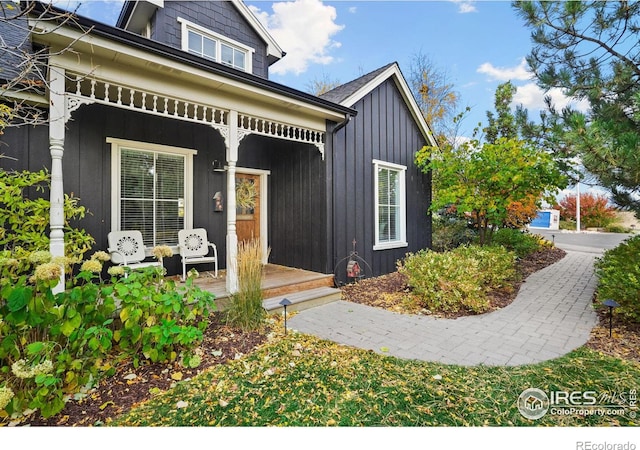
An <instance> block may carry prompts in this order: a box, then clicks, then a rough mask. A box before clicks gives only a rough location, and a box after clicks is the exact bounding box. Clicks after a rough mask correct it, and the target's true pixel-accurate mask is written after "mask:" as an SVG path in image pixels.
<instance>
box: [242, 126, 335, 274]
mask: <svg viewBox="0 0 640 450" xmlns="http://www.w3.org/2000/svg"><path fill="white" fill-rule="evenodd" d="M238 167H248V168H256V169H265V170H269V171H270V174H269V177H268V189H267V191H268V195H267V196H268V199H267V204H268V244H269V247H270V249H271V252H270V255H269V262H271V263H274V264H281V265H284V266H288V267H296V268H300V269H306V270H313V271H317V272H323V273H331V272H332V269H329V268H328V267H330V264H329V263H328V257H327V246H326V242H327V211H326V205H327V194H326V177H327V175H326V174H327V169H326V167H327V166H326V164H325V161H323V160H322V156H321V154H320V152H319V151H318V149H317V148H316V147H315V146H313V145H310V144H300V143H296V142H291V141H284V140H280V139H274V138H269V137H262V136H256V135H252V136H248V137H246V138H244V139H243V140H242V143H241V144H240V149H239V158H238ZM238 170H239V171H241V169H238Z"/></svg>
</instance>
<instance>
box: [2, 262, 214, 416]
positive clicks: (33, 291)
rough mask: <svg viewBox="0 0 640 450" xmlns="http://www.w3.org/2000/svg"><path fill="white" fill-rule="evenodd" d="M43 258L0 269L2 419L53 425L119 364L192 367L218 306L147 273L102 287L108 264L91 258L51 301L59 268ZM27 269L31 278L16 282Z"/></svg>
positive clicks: (192, 290) (24, 276)
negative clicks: (32, 418) (50, 420)
mask: <svg viewBox="0 0 640 450" xmlns="http://www.w3.org/2000/svg"><path fill="white" fill-rule="evenodd" d="M45 254H46V252H42V251H39V252H33V253H32V254H31V255H30V258H31V259H30V261H27V262H20V261H18V260H17V259H16V258H6V257H5V259H4V264H2V265H1V266H0V270H1V271H2V277H1V278H0V280H1V285H0V413H2V410H5V411H6V413H8V414H18V413H20V412H22V411H24V410H25V409H34V410H35V409H39V410H40V413H41V414H42V416H43V417H50V416H52V415H54V414H56V413H58V412H59V411H60V410H61V409H62V408H63V407H64V401H65V397H64V396H65V395H66V394H71V393H77V392H78V391H79V390H80V389H81V388H83V387H84V386H88V385H90V384H92V383H94V382H95V381H96V380H97V379H99V378H100V377H102V376H105V375H110V374H112V373H113V372H114V369H113V367H112V366H111V364H110V363H109V361H111V360H113V359H114V358H115V359H117V358H120V357H122V356H130V357H132V358H133V359H134V361H135V362H136V364H137V363H138V361H139V360H140V359H141V358H142V359H149V360H151V361H153V362H164V361H173V360H175V359H177V358H178V357H181V358H182V362H183V364H185V365H189V366H191V367H195V366H197V362H198V358H197V357H195V356H194V355H193V354H192V350H193V349H194V348H195V346H196V345H198V344H199V343H200V342H201V340H202V331H203V330H204V329H205V328H206V327H207V326H208V320H207V317H208V315H209V312H210V311H212V310H213V308H214V307H215V304H214V303H213V295H212V294H210V293H208V292H204V291H202V290H200V289H199V288H197V287H196V286H194V284H193V279H192V278H189V279H188V280H187V282H186V283H185V285H184V286H183V287H177V286H176V285H175V282H173V281H171V280H166V279H164V277H163V275H162V273H161V271H160V270H159V269H158V268H155V267H153V268H147V269H145V270H143V271H135V272H131V273H130V274H129V275H128V277H126V278H124V277H123V278H118V277H117V275H115V274H116V273H118V272H119V271H118V270H110V272H111V273H113V274H114V275H113V277H112V278H111V279H110V280H108V282H104V281H103V280H101V279H100V273H101V272H102V264H103V262H104V261H105V260H107V259H108V255H107V254H106V253H104V252H97V253H96V254H94V257H93V258H92V259H91V260H87V261H85V262H84V263H83V264H82V266H81V268H80V272H79V273H78V275H77V276H76V277H75V278H73V279H72V280H71V281H70V285H72V287H70V288H69V289H67V290H65V291H63V292H61V293H58V294H56V295H54V294H53V293H52V288H53V287H54V286H56V284H57V283H58V282H59V279H60V273H61V270H62V268H61V265H60V261H54V260H51V256H50V255H49V258H48V259H47V258H45ZM34 255H37V256H38V258H34ZM36 260H38V261H39V262H40V263H39V264H38V265H36V264H35V261H36ZM7 262H8V263H7ZM31 266H35V268H34V270H33V272H32V274H28V273H22V274H19V275H18V274H17V273H16V270H17V269H16V268H20V267H31ZM117 269H120V271H121V270H122V268H117ZM16 275H18V276H16ZM118 311H119V312H118Z"/></svg>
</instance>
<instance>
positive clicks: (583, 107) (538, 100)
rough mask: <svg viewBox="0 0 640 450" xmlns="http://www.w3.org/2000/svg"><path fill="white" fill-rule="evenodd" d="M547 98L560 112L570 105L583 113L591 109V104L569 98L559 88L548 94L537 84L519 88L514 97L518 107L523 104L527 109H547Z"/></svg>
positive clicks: (528, 84) (551, 90)
mask: <svg viewBox="0 0 640 450" xmlns="http://www.w3.org/2000/svg"><path fill="white" fill-rule="evenodd" d="M547 96H548V97H551V102H552V104H553V105H554V106H555V108H556V109H557V110H558V111H560V110H561V109H563V108H565V107H567V106H569V105H570V106H571V107H572V108H573V109H576V110H578V111H582V112H585V111H587V109H589V103H588V102H587V101H585V100H576V99H573V98H571V97H567V96H566V95H564V94H563V93H562V90H561V89H559V88H553V89H550V90H549V91H548V92H544V91H543V90H542V89H540V87H539V86H537V85H536V84H535V83H527V84H525V85H523V86H518V90H517V91H516V94H515V95H514V96H513V103H515V104H516V105H520V104H521V105H523V106H524V107H525V108H527V109H545V108H546V104H545V103H544V98H545V97H547Z"/></svg>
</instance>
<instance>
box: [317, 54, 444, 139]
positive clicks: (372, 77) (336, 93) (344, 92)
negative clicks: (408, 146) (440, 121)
mask: <svg viewBox="0 0 640 450" xmlns="http://www.w3.org/2000/svg"><path fill="white" fill-rule="evenodd" d="M388 79H392V80H393V81H394V82H395V84H396V86H397V88H398V90H399V91H400V94H401V95H402V98H403V99H404V101H405V103H406V104H407V107H408V108H409V111H410V112H411V115H412V116H413V119H414V120H415V122H416V124H417V125H418V127H419V128H420V131H421V133H422V135H423V136H424V138H425V139H426V140H427V141H428V142H429V143H430V144H431V145H436V142H435V139H434V138H433V133H431V129H430V128H429V125H428V124H427V122H426V121H425V119H424V116H423V115H422V111H420V107H419V106H418V103H417V102H416V99H415V98H414V97H413V94H412V93H411V90H410V89H409V85H408V84H407V81H406V80H405V78H404V76H403V75H402V72H401V71H400V67H399V66H398V63H397V62H393V63H390V64H387V65H386V66H383V67H380V68H379V69H376V70H374V71H372V72H369V73H367V74H365V75H362V76H361V77H359V78H356V79H355V80H353V81H350V82H348V83H345V84H343V85H340V86H338V87H336V88H335V89H332V90H330V91H328V92H325V93H324V94H322V95H320V98H323V99H325V100H329V101H331V102H335V103H338V104H340V105H342V106H345V107H347V108H353V106H354V105H355V104H356V103H357V102H358V101H359V100H361V99H362V98H364V97H366V96H367V95H368V94H369V93H371V91H373V90H374V89H375V88H377V87H378V86H380V85H381V84H382V83H384V82H385V81H387V80H388Z"/></svg>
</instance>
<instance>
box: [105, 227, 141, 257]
mask: <svg viewBox="0 0 640 450" xmlns="http://www.w3.org/2000/svg"><path fill="white" fill-rule="evenodd" d="M107 239H108V241H109V251H110V252H111V261H112V262H114V263H115V264H122V263H124V260H123V258H122V255H124V257H125V258H126V260H127V264H135V263H139V262H140V261H143V260H144V259H145V257H146V255H145V253H144V241H143V239H142V233H141V232H140V231H138V230H128V231H112V232H111V233H109V235H108V237H107Z"/></svg>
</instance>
